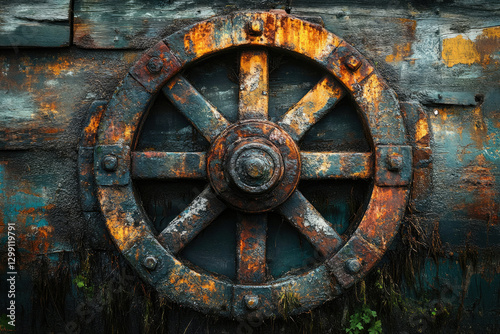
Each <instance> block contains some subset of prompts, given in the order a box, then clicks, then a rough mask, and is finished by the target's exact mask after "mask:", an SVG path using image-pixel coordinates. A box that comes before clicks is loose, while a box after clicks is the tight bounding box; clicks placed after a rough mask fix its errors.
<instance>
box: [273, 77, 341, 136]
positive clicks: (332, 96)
mask: <svg viewBox="0 0 500 334" xmlns="http://www.w3.org/2000/svg"><path fill="white" fill-rule="evenodd" d="M344 95H345V89H344V88H342V86H340V84H339V83H338V82H337V81H335V80H334V79H333V78H331V77H330V76H326V77H324V78H323V79H321V81H320V82H319V83H317V84H316V86H314V87H313V88H312V89H311V90H310V91H309V92H308V93H307V94H306V95H304V97H303V98H302V99H301V100H300V101H299V102H297V103H296V104H295V105H294V106H293V107H291V108H290V109H289V110H288V111H287V112H286V113H285V114H284V115H283V117H282V118H281V120H280V121H278V125H279V126H281V127H282V128H283V129H285V130H286V131H287V132H288V133H289V134H290V136H291V137H292V138H293V139H294V140H295V141H299V140H300V138H302V136H303V135H304V134H305V133H306V132H307V130H309V129H310V128H311V127H312V126H313V125H314V124H316V122H318V121H319V120H320V119H321V118H322V117H323V116H325V115H326V114H327V113H328V111H329V110H330V109H331V108H332V107H333V106H335V105H336V104H337V102H338V101H340V99H341V98H342V97H343V96H344Z"/></svg>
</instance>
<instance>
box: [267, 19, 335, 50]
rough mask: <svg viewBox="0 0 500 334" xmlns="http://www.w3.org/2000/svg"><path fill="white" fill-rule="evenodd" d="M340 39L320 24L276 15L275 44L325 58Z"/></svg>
mask: <svg viewBox="0 0 500 334" xmlns="http://www.w3.org/2000/svg"><path fill="white" fill-rule="evenodd" d="M341 41H342V40H341V39H339V38H337V37H336V36H335V35H333V34H330V33H329V32H327V31H326V30H324V29H323V28H321V27H320V26H317V25H314V24H310V23H308V22H304V21H302V20H299V19H295V18H292V17H289V16H283V17H278V20H277V22H276V40H275V43H276V46H277V47H283V48H285V49H289V50H293V51H296V52H298V53H302V54H305V55H307V56H309V57H311V58H313V59H324V58H326V57H327V56H328V55H329V54H330V53H331V52H332V51H333V49H334V48H335V47H337V46H339V44H340V43H341Z"/></svg>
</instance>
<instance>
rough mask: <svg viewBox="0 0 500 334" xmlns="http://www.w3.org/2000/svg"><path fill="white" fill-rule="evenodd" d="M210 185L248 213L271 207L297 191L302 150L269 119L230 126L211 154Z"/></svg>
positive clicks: (208, 161)
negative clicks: (300, 151)
mask: <svg viewBox="0 0 500 334" xmlns="http://www.w3.org/2000/svg"><path fill="white" fill-rule="evenodd" d="M207 172H208V179H209V180H210V185H211V186H212V188H213V189H214V191H215V192H216V193H217V195H218V196H219V198H221V199H222V200H224V201H225V202H226V203H227V204H229V205H230V206H232V207H233V208H235V209H237V210H241V211H243V212H248V213H260V212H266V211H270V210H272V209H273V208H275V207H277V206H278V205H280V204H281V203H283V202H284V201H285V200H286V199H287V198H288V197H289V196H290V194H292V193H293V192H294V191H295V187H296V186H297V183H298V182H299V178H300V154H299V150H298V147H297V145H296V144H295V142H294V141H293V139H292V137H290V135H289V134H288V133H286V132H285V131H284V130H283V129H281V128H280V127H279V126H278V125H276V124H274V123H271V122H269V121H261V120H244V121H240V122H238V123H236V124H234V125H232V126H231V127H228V128H227V129H226V130H225V131H224V132H223V133H221V134H220V135H219V137H217V139H216V140H215V141H214V142H213V143H212V146H211V147H210V150H209V151H208V154H207Z"/></svg>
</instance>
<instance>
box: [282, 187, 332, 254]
mask: <svg viewBox="0 0 500 334" xmlns="http://www.w3.org/2000/svg"><path fill="white" fill-rule="evenodd" d="M277 211H278V212H279V213H280V214H282V215H283V216H284V217H285V218H286V219H287V220H288V221H289V222H290V223H292V224H293V225H294V226H295V227H296V228H297V229H298V230H299V231H300V232H301V233H302V234H303V235H304V236H305V237H306V238H307V240H309V242H311V244H313V246H314V247H315V248H316V249H317V250H318V252H319V253H320V254H321V255H322V256H324V257H328V256H329V255H332V254H333V253H334V252H335V251H336V250H337V249H338V248H339V247H340V246H341V244H342V239H341V238H340V236H339V235H338V234H337V232H335V230H334V229H333V228H332V227H331V225H330V223H329V222H328V221H327V220H325V218H323V216H321V214H320V213H319V212H318V211H317V210H316V209H315V208H314V207H313V205H312V204H311V203H310V202H309V201H308V200H307V199H306V198H305V197H304V195H302V193H300V192H299V191H298V190H296V191H295V192H294V193H293V194H292V195H291V196H290V198H288V200H287V201H286V202H285V203H283V204H281V205H280V206H279V207H278V208H277Z"/></svg>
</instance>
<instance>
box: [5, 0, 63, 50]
mask: <svg viewBox="0 0 500 334" xmlns="http://www.w3.org/2000/svg"><path fill="white" fill-rule="evenodd" d="M70 4H71V1H70V0H47V1H39V0H37V1H30V0H18V1H9V0H1V1H0V8H1V10H0V47H13V48H17V47H19V46H22V47H26V46H32V47H33V46H35V47H61V46H68V45H70V15H69V14H70V8H71V7H70Z"/></svg>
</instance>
